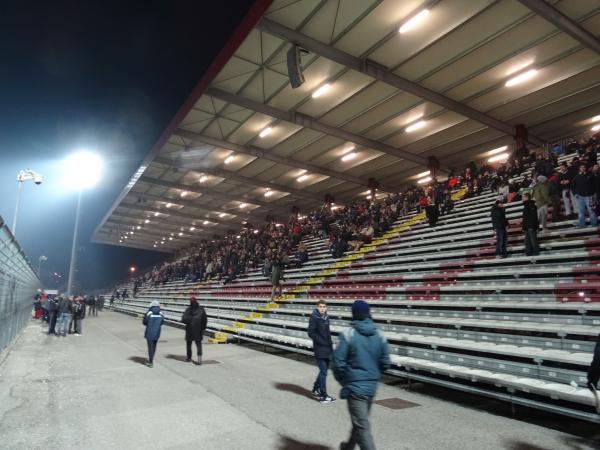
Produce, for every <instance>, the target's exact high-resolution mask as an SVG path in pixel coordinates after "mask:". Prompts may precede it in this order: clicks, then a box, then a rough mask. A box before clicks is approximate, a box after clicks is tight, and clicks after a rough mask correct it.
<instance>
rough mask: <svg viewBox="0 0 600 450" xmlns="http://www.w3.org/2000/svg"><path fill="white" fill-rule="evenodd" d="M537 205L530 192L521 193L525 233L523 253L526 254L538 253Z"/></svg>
mask: <svg viewBox="0 0 600 450" xmlns="http://www.w3.org/2000/svg"><path fill="white" fill-rule="evenodd" d="M539 226H540V225H539V222H538V214H537V207H536V206H535V201H534V200H531V194H529V193H527V192H526V193H524V194H523V233H524V235H525V254H526V255H527V256H532V255H539V254H540V248H539V246H538V241H537V230H538V228H539Z"/></svg>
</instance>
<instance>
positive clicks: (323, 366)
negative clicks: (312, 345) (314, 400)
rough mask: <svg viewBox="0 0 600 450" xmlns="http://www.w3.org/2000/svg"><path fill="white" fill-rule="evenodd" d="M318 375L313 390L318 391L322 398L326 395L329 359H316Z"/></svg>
mask: <svg viewBox="0 0 600 450" xmlns="http://www.w3.org/2000/svg"><path fill="white" fill-rule="evenodd" d="M317 366H318V367H319V374H318V375H317V379H316V380H315V383H314V385H313V390H317V389H318V390H319V392H320V393H321V395H322V396H323V397H324V396H326V395H327V370H328V369H329V358H317Z"/></svg>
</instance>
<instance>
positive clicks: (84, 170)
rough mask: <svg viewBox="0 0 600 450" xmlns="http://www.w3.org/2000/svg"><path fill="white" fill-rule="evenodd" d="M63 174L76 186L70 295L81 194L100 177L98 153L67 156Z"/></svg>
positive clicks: (70, 265)
mask: <svg viewBox="0 0 600 450" xmlns="http://www.w3.org/2000/svg"><path fill="white" fill-rule="evenodd" d="M65 172H66V173H65V175H66V176H67V177H68V179H69V180H70V181H71V182H72V183H73V185H74V186H75V187H76V188H77V208H76V209H75V229H74V230H73V243H72V244H71V262H70V263H69V278H68V281H67V295H68V296H69V295H72V294H73V292H72V290H73V282H74V275H75V266H76V264H77V251H76V249H77V235H78V234H79V212H80V210H81V196H82V192H83V190H84V189H85V188H90V187H92V186H94V185H95V184H96V183H97V182H98V180H99V179H100V174H101V172H102V161H101V160H100V157H98V155H95V154H93V153H90V152H87V151H81V152H78V153H74V154H73V155H71V156H69V157H68V158H67V160H66V163H65Z"/></svg>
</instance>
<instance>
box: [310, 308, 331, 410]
mask: <svg viewBox="0 0 600 450" xmlns="http://www.w3.org/2000/svg"><path fill="white" fill-rule="evenodd" d="M308 336H309V337H310V338H311V339H312V341H313V351H314V353H315V358H316V360H317V366H318V367H319V374H318V375H317V379H316V380H315V382H314V384H313V389H312V393H313V395H314V396H315V397H317V398H318V399H319V401H320V402H321V403H331V402H334V401H335V399H334V398H333V397H331V396H330V395H328V394H327V370H328V369H329V360H330V359H331V353H332V352H333V341H332V340H331V331H330V329H329V316H328V315H327V303H325V300H320V301H319V303H317V307H316V308H315V310H314V311H313V313H312V315H311V316H310V320H309V322H308Z"/></svg>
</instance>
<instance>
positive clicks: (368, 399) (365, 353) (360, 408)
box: [333, 300, 390, 450]
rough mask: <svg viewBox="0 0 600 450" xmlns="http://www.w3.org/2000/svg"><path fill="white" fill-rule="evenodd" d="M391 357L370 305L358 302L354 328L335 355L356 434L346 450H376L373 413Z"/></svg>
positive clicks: (342, 338) (342, 337)
mask: <svg viewBox="0 0 600 450" xmlns="http://www.w3.org/2000/svg"><path fill="white" fill-rule="evenodd" d="M389 367H390V356H389V353H388V346H387V341H386V339H385V336H384V334H383V333H382V332H381V331H379V330H378V329H377V328H376V327H375V324H374V323H373V320H371V317H370V315H369V304H368V303H367V302H365V301H363V300H357V301H355V302H354V303H353V304H352V325H351V327H350V328H346V329H345V330H344V332H343V333H341V334H340V337H339V342H338V345H337V348H336V349H335V351H334V354H333V373H334V375H335V378H336V379H337V380H338V381H339V382H340V384H341V385H342V392H341V397H342V398H345V399H348V411H349V412H350V418H351V420H352V433H351V435H350V439H349V440H348V442H343V443H342V444H341V445H340V448H341V449H342V450H347V449H353V448H354V447H355V445H356V444H358V445H359V446H360V448H361V449H362V450H365V449H368V450H371V449H375V443H374V442H373V435H372V434H371V425H370V423H369V413H370V412H371V404H372V403H373V398H374V397H375V393H376V391H377V383H378V382H379V377H380V376H381V372H382V371H384V370H387V369H389Z"/></svg>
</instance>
